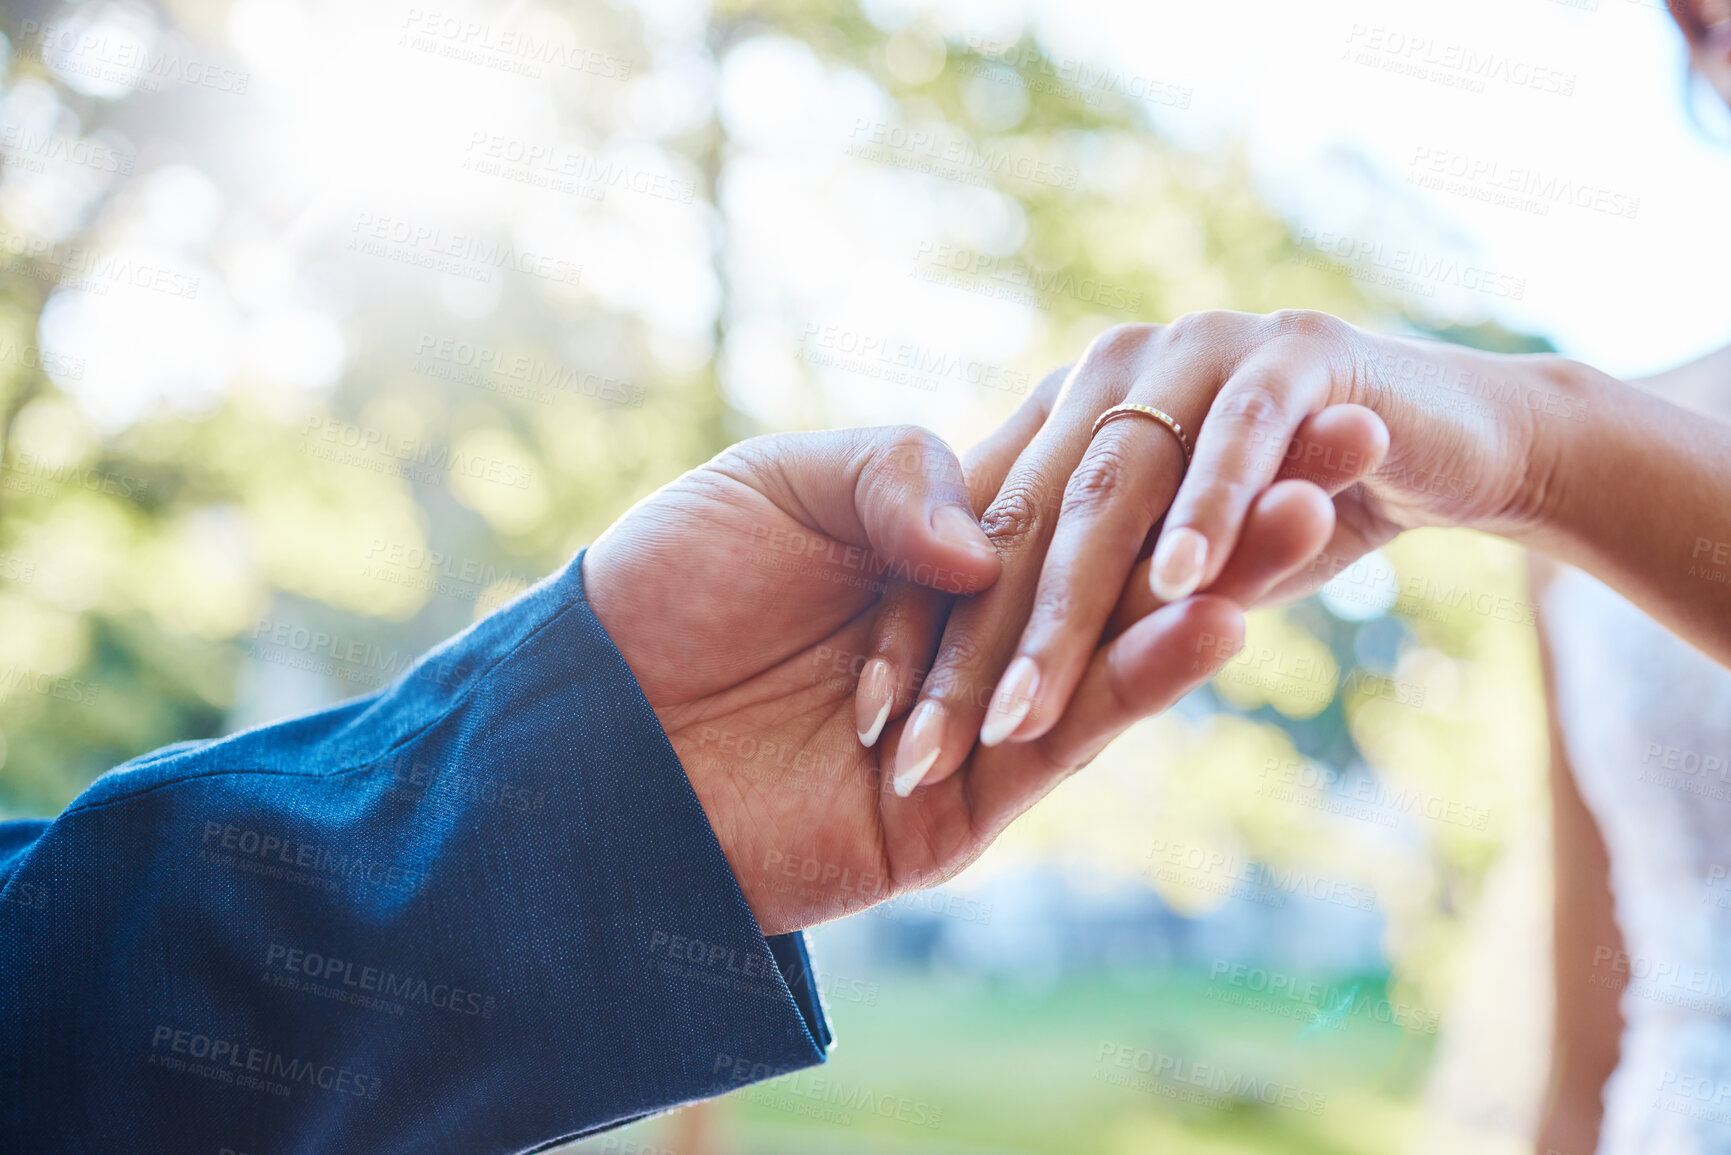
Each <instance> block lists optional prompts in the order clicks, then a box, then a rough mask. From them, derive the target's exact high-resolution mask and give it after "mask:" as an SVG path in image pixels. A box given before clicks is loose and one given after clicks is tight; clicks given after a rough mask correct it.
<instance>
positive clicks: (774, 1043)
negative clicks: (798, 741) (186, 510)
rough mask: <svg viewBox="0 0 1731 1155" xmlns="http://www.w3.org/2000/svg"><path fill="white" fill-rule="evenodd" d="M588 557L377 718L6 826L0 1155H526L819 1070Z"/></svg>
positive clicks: (792, 966)
mask: <svg viewBox="0 0 1731 1155" xmlns="http://www.w3.org/2000/svg"><path fill="white" fill-rule="evenodd" d="M829 1043H830V1034H829V1028H828V1025H827V1023H826V1022H825V1019H824V1014H823V1010H822V1007H821V1005H820V1002H819V999H818V996H817V993H816V991H815V989H814V984H813V982H812V978H811V969H810V964H809V960H808V959H807V956H806V949H805V944H804V942H803V941H802V940H801V938H800V937H799V936H797V935H788V936H778V937H777V938H774V939H766V938H765V937H764V936H763V934H762V933H761V932H760V931H759V929H758V926H757V923H756V920H755V919H754V918H753V916H752V913H751V910H750V907H749V906H748V905H747V904H746V902H745V899H744V896H743V895H742V894H741V893H740V890H739V886H738V884H737V882H736V881H735V879H734V876H733V873H732V871H731V870H730V869H729V867H728V864H727V860H726V858H725V857H724V856H723V854H722V851H721V847H720V845H719V844H718V843H717V842H716V840H715V836H714V833H713V831H712V830H711V829H710V826H709V823H708V820H707V819H706V818H705V816H704V813H703V809H702V807H701V806H700V805H699V804H698V801H697V797H696V795H695V794H694V793H693V792H692V790H691V786H690V784H689V782H688V781H687V780H686V777H685V772H684V770H683V768H682V767H681V766H680V763H679V761H678V759H677V758H676V757H675V756H674V753H673V750H672V748H671V746H670V745H669V744H668V742H667V739H666V736H665V734H664V733H663V731H662V729H661V727H660V724H659V723H658V722H657V720H656V718H655V715H654V713H653V712H652V711H651V710H650V708H649V705H648V703H647V702H646V701H645V700H644V698H643V695H642V691H641V689H640V688H639V687H638V685H637V681H636V679H635V678H634V677H633V676H632V674H631V671H630V669H629V668H628V667H627V666H626V664H625V661H624V659H623V658H622V657H621V656H620V654H619V652H618V650H617V649H616V648H615V647H614V646H613V643H612V641H611V640H610V639H609V638H608V636H607V634H606V631H605V630H603V629H602V627H601V624H600V622H599V621H598V620H597V619H596V617H595V615H594V613H593V612H592V611H591V610H590V607H589V605H588V603H587V601H586V600H585V597H584V592H583V576H582V558H581V555H579V557H578V558H577V559H576V560H574V561H573V562H572V563H571V564H570V565H569V566H568V567H566V569H565V570H564V571H563V572H562V573H560V574H558V575H556V576H555V577H553V578H550V579H548V581H546V582H544V583H542V584H541V585H539V586H537V587H536V588H535V589H533V590H531V591H529V592H528V593H526V594H525V595H524V596H523V597H521V598H519V599H518V600H517V601H516V602H514V603H512V604H511V605H510V606H507V607H505V608H503V609H501V610H499V611H498V612H496V613H494V614H492V615H491V616H489V617H487V618H485V619H483V620H482V621H481V622H478V623H477V624H476V625H475V626H474V627H472V628H471V629H469V630H468V631H467V632H465V633H464V634H462V635H460V636H458V637H456V638H453V639H452V640H451V641H449V642H447V643H445V644H444V645H443V646H441V647H440V648H439V649H437V650H434V651H433V652H432V653H430V654H428V655H427V656H426V657H425V658H424V659H422V661H421V662H420V663H419V664H418V665H416V666H415V667H414V668H413V669H411V670H410V671H408V672H407V673H406V674H405V675H404V676H403V677H402V678H401V679H399V680H398V681H397V682H396V683H394V684H393V685H391V686H390V687H387V688H386V689H385V690H382V691H380V692H379V693H377V694H374V695H371V696H369V697H366V698H362V699H358V700H356V701H352V702H349V703H345V704H343V705H340V706H337V707H334V708H332V709H329V710H325V711H321V712H319V713H315V714H311V715H307V716H305V717H301V718H297V719H294V720H292V721H288V722H283V723H280V724H277V725H273V726H267V727H262V728H260V729H256V730H251V731H247V732H245V733H242V734H238V735H235V736H233V737H231V738H227V739H224V740H222V741H217V742H207V743H193V744H183V745H181V746H176V747H170V748H169V749H167V750H163V751H158V752H157V753H155V754H151V755H147V756H145V757H143V758H140V759H137V760H135V761H133V762H130V763H128V764H126V765H124V766H121V767H119V768H118V769H116V770H113V771H111V772H109V773H108V774H105V775H104V776H103V777H101V778H100V779H98V780H97V781H96V782H95V783H94V784H92V786H91V787H90V789H89V790H87V791H85V793H84V794H82V795H81V796H80V797H79V798H78V799H77V800H76V801H75V802H73V804H72V805H71V806H69V807H68V808H67V809H66V811H65V812H64V813H63V814H61V815H60V816H59V817H58V818H56V819H54V820H53V821H52V822H40V821H28V822H15V823H8V824H0V1148H4V1149H6V1150H20V1151H92V1152H112V1151H128V1152H176V1153H178V1152H186V1151H208V1152H210V1153H211V1155H217V1153H218V1152H220V1151H222V1150H224V1149H227V1150H230V1151H234V1152H248V1153H250V1155H282V1153H287V1152H302V1151H306V1152H312V1151H319V1152H332V1151H367V1152H411V1151H413V1152H451V1153H453V1155H454V1153H462V1155H474V1153H477V1152H515V1151H532V1150H538V1149H541V1148H544V1147H548V1146H553V1145H555V1144H557V1143H559V1142H562V1141H565V1140H568V1139H570V1138H573V1137H575V1136H579V1135H583V1134H586V1133H590V1132H593V1131H597V1130H600V1129H603V1128H607V1127H610V1126H614V1125H617V1124H620V1123H624V1122H627V1121H630V1120H631V1119H634V1118H638V1117H641V1116H643V1115H645V1114H649V1113H651V1112H655V1111H660V1110H664V1109H666V1108H668V1107H672V1106H674V1105H676V1104H679V1103H683V1102H687V1101H690V1100H693V1099H698V1098H702V1097H705V1096H708V1095H712V1094H718V1093H720V1092H722V1091H725V1090H728V1089H731V1088H733V1087H737V1086H739V1085H740V1084H741V1083H743V1082H748V1081H751V1080H753V1079H758V1078H763V1077H767V1076H770V1075H775V1074H781V1073H784V1072H786V1071H791V1070H796V1069H798V1068H801V1067H806V1066H810V1065H812V1064H815V1063H819V1062H821V1061H823V1058H824V1054H825V1052H826V1050H827V1048H828V1045H829Z"/></svg>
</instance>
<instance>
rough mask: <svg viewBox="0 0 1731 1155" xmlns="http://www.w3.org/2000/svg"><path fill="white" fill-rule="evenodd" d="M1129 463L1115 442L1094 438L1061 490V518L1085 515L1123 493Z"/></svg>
mask: <svg viewBox="0 0 1731 1155" xmlns="http://www.w3.org/2000/svg"><path fill="white" fill-rule="evenodd" d="M1129 474H1130V462H1129V459H1128V458H1127V457H1126V456H1125V454H1124V451H1123V449H1122V448H1121V447H1120V446H1118V445H1117V444H1116V443H1115V439H1114V440H1110V441H1109V440H1107V439H1106V438H1105V437H1101V438H1097V439H1096V440H1095V442H1094V444H1093V445H1091V446H1090V447H1089V449H1088V452H1087V454H1086V455H1085V456H1084V457H1083V458H1082V462H1081V464H1080V465H1078V466H1076V471H1075V472H1074V473H1072V474H1071V475H1070V480H1069V483H1068V484H1067V485H1065V487H1064V503H1063V506H1062V510H1061V512H1060V516H1062V517H1067V516H1070V515H1072V514H1075V515H1080V516H1088V515H1090V514H1093V513H1096V512H1098V511H1099V510H1100V509H1101V508H1102V507H1103V506H1105V505H1107V504H1109V503H1110V502H1112V501H1113V500H1114V499H1117V498H1121V497H1123V496H1124V495H1125V493H1126V488H1125V487H1126V483H1127V479H1128V477H1129Z"/></svg>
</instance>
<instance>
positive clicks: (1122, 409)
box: [1088, 402, 1190, 465]
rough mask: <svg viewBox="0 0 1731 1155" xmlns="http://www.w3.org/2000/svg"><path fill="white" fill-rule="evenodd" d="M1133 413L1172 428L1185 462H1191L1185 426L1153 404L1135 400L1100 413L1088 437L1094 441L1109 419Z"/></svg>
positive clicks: (1188, 438) (1188, 437) (1187, 463)
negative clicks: (1143, 403) (1139, 403)
mask: <svg viewBox="0 0 1731 1155" xmlns="http://www.w3.org/2000/svg"><path fill="white" fill-rule="evenodd" d="M1131 414H1135V415H1137V416H1139V417H1152V418H1153V419H1154V420H1156V421H1158V422H1159V423H1160V424H1162V425H1164V426H1165V427H1166V428H1168V429H1170V430H1171V431H1172V436H1174V437H1176V438H1177V439H1178V444H1179V445H1180V446H1182V447H1183V449H1184V464H1185V465H1189V464H1190V434H1188V433H1186V432H1184V426H1182V425H1180V424H1178V419H1177V418H1176V417H1174V416H1172V414H1170V413H1168V412H1166V411H1165V410H1164V409H1156V408H1154V406H1152V405H1137V404H1136V403H1135V402H1126V403H1125V404H1123V405H1114V406H1112V408H1110V409H1108V410H1106V412H1104V413H1102V414H1100V416H1099V417H1098V418H1097V419H1096V420H1095V421H1094V432H1093V433H1090V434H1089V435H1088V439H1089V440H1090V441H1092V440H1093V439H1094V438H1096V437H1098V436H1100V430H1102V429H1104V428H1106V423H1107V422H1108V421H1114V420H1116V419H1117V418H1119V417H1129V416H1130V415H1131Z"/></svg>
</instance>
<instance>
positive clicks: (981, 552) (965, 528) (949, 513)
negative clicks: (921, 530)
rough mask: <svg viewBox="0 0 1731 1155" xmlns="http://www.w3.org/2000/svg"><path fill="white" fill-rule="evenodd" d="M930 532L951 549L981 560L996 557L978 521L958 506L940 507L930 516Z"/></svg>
mask: <svg viewBox="0 0 1731 1155" xmlns="http://www.w3.org/2000/svg"><path fill="white" fill-rule="evenodd" d="M932 532H933V533H935V534H937V535H938V540H939V541H941V542H943V543H944V544H945V545H947V546H950V547H951V548H952V549H959V550H962V551H963V552H965V553H971V554H974V555H975V556H977V557H979V558H981V559H982V560H984V559H987V558H995V557H997V556H998V551H997V549H996V547H994V546H993V545H992V539H991V538H989V537H987V536H986V531H985V530H983V529H981V528H980V519H979V518H977V517H975V516H974V515H973V514H972V513H969V512H968V511H967V510H965V509H963V508H962V507H961V506H959V505H940V506H938V508H937V510H936V511H935V512H934V513H933V514H932Z"/></svg>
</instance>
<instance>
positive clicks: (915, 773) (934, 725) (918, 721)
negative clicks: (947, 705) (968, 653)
mask: <svg viewBox="0 0 1731 1155" xmlns="http://www.w3.org/2000/svg"><path fill="white" fill-rule="evenodd" d="M943 736H944V708H943V707H942V706H940V705H938V704H937V703H936V702H934V701H933V700H931V699H930V698H927V699H926V700H925V701H923V702H921V703H920V704H919V705H918V706H917V707H915V709H914V716H913V717H912V718H909V719H908V728H907V729H905V730H903V731H902V744H901V746H900V747H898V748H897V750H896V777H895V788H896V795H897V796H898V797H901V798H906V797H907V796H908V795H909V794H912V793H913V792H914V787H916V786H918V785H919V784H920V782H921V781H923V780H924V779H925V776H926V775H927V774H929V773H930V772H931V769H932V764H933V763H935V762H936V761H937V760H938V754H939V753H940V748H939V745H938V743H939V742H940V741H941V740H942V739H943Z"/></svg>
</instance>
